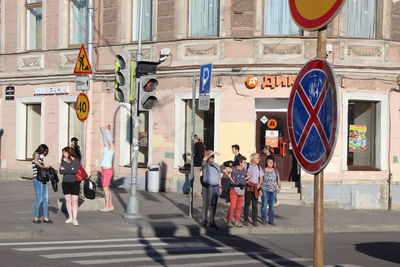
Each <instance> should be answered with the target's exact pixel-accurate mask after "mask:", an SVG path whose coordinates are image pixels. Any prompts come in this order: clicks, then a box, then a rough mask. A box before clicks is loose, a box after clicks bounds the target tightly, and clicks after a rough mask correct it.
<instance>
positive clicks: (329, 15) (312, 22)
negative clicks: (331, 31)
mask: <svg viewBox="0 0 400 267" xmlns="http://www.w3.org/2000/svg"><path fill="white" fill-rule="evenodd" d="M343 3H344V0H336V2H335V3H334V4H333V5H332V7H331V8H330V9H329V10H328V11H327V12H326V13H325V14H323V15H322V16H320V17H319V18H316V19H306V18H305V17H304V16H303V15H302V14H300V11H299V10H298V9H297V6H296V0H289V7H290V13H291V14H292V18H293V20H294V22H296V24H297V25H298V26H299V27H300V28H302V29H304V30H310V31H312V30H317V29H319V28H322V27H323V26H325V25H326V24H328V22H329V21H331V20H332V19H333V18H334V17H335V15H336V14H337V12H338V11H339V10H340V7H341V6H342V5H343Z"/></svg>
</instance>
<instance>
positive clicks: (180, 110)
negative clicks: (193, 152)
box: [174, 92, 221, 169]
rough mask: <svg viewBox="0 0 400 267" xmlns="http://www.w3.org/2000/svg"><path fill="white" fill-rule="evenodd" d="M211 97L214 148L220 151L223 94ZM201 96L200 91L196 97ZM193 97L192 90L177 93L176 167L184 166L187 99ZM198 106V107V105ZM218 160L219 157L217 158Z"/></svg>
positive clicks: (214, 94)
mask: <svg viewBox="0 0 400 267" xmlns="http://www.w3.org/2000/svg"><path fill="white" fill-rule="evenodd" d="M210 97H211V99H214V101H215V102H214V107H215V109H214V150H215V151H219V124H220V107H221V95H220V94H219V93H213V92H211V94H210ZM198 98H199V94H198V92H197V93H196V99H198ZM190 99H192V93H191V92H185V93H178V94H175V149H174V150H175V152H174V168H176V169H178V168H179V167H183V166H184V165H185V162H184V160H183V157H181V155H183V154H184V153H185V116H186V112H185V100H190ZM196 108H197V107H196ZM216 161H218V157H217V158H216Z"/></svg>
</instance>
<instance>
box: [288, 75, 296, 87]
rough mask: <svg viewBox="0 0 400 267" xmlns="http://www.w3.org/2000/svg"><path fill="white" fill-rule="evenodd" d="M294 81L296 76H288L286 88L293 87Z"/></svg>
mask: <svg viewBox="0 0 400 267" xmlns="http://www.w3.org/2000/svg"><path fill="white" fill-rule="evenodd" d="M295 80H296V76H293V75H291V76H289V82H288V86H293V84H294V81H295Z"/></svg>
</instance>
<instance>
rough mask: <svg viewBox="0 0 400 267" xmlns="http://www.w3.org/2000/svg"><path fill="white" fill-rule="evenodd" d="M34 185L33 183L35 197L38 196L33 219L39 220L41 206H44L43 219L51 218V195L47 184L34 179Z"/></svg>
mask: <svg viewBox="0 0 400 267" xmlns="http://www.w3.org/2000/svg"><path fill="white" fill-rule="evenodd" d="M32 183H33V187H34V188H35V195H36V200H35V209H34V211H33V217H34V218H39V208H40V204H43V217H44V218H48V217H49V206H48V199H49V194H48V191H47V184H44V183H42V182H40V181H38V180H37V179H33V180H32Z"/></svg>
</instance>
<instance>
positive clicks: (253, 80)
mask: <svg viewBox="0 0 400 267" xmlns="http://www.w3.org/2000/svg"><path fill="white" fill-rule="evenodd" d="M257 85H258V79H257V77H256V76H254V75H250V76H249V77H247V79H246V86H247V87H248V88H250V89H253V88H255V87H256V86H257Z"/></svg>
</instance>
